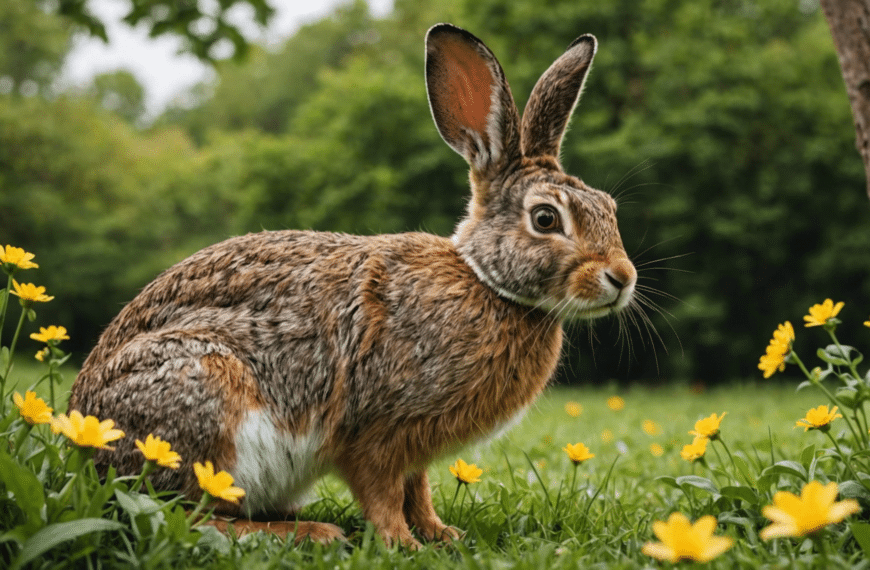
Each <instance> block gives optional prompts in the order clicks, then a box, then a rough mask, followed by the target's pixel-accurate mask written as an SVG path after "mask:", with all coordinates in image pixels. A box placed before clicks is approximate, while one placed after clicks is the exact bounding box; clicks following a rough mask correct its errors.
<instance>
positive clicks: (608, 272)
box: [604, 259, 637, 291]
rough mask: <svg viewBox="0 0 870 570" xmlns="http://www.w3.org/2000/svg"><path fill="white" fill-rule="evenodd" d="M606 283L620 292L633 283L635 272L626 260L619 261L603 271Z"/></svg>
mask: <svg viewBox="0 0 870 570" xmlns="http://www.w3.org/2000/svg"><path fill="white" fill-rule="evenodd" d="M604 276H605V277H607V281H608V282H609V283H610V284H611V285H613V286H614V287H615V288H616V289H617V290H620V291H621V290H622V289H624V288H626V287H628V286H630V285H632V284H633V283H634V280H635V277H636V276H637V271H636V270H635V269H634V265H632V264H631V262H630V261H628V260H627V259H621V260H619V261H617V262H615V263H613V264H612V265H611V266H610V267H608V268H607V269H605V270H604Z"/></svg>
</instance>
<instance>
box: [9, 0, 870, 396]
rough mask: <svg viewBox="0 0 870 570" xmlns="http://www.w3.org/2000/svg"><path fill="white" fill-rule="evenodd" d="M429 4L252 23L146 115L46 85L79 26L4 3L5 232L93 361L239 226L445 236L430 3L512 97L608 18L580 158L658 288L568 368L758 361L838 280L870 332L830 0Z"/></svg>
mask: <svg viewBox="0 0 870 570" xmlns="http://www.w3.org/2000/svg"><path fill="white" fill-rule="evenodd" d="M420 4H421V3H418V2H415V1H412V0H397V1H396V3H395V7H394V10H393V12H392V14H390V15H389V16H388V17H386V18H383V19H374V18H373V17H371V16H370V14H369V12H368V9H367V6H366V5H365V3H364V2H362V1H361V0H357V1H356V2H353V3H350V4H347V5H345V6H344V7H342V8H340V9H338V10H337V11H336V12H335V13H334V14H333V15H331V16H330V17H328V18H324V19H323V20H320V21H318V22H315V23H313V24H311V25H308V26H305V27H303V28H301V29H300V30H299V31H298V33H296V34H295V35H294V36H292V37H290V38H289V39H287V41H286V42H285V43H284V44H283V45H281V46H279V47H277V48H275V49H265V48H262V47H258V46H251V48H250V49H249V50H248V54H247V58H246V59H243V60H237V61H228V62H222V63H219V64H217V72H218V73H217V80H216V81H215V82H213V83H209V84H205V85H201V86H199V87H198V88H197V89H195V90H194V92H192V93H191V94H190V97H189V98H188V100H187V101H185V102H184V103H183V104H179V105H178V106H176V107H174V108H171V109H169V110H167V111H166V112H165V114H164V115H163V116H161V117H159V119H158V120H157V121H156V122H154V123H153V124H151V125H148V126H142V125H141V116H142V110H143V105H142V101H143V91H142V88H141V86H140V85H138V83H136V81H135V79H134V78H133V77H132V75H130V74H129V73H126V72H117V73H113V74H108V75H105V76H101V77H98V78H97V79H96V80H95V81H94V84H93V85H92V86H91V87H90V88H89V89H86V90H84V91H78V92H75V93H58V92H57V91H56V89H55V88H53V87H52V86H53V84H54V83H53V82H54V79H55V78H56V76H57V73H58V70H59V69H60V66H61V64H62V61H63V57H64V55H65V53H66V51H67V50H68V49H69V45H70V37H71V34H73V33H75V28H74V26H75V25H76V24H74V23H71V22H70V21H69V20H68V19H65V18H62V17H61V16H58V15H56V14H53V13H49V12H46V11H44V10H42V9H40V8H39V6H38V5H36V4H34V3H33V2H32V1H31V0H8V1H7V2H4V3H3V4H2V6H0V22H2V24H0V242H2V243H3V244H6V243H9V244H13V245H17V246H20V247H25V248H26V249H27V250H28V251H32V252H34V253H36V254H37V256H38V257H37V261H38V262H39V263H40V266H41V267H40V269H39V270H38V272H37V273H33V274H32V275H33V276H32V279H33V281H34V282H36V283H38V284H42V285H45V286H46V287H47V288H48V291H49V293H50V294H53V295H56V296H57V300H55V301H54V302H52V303H49V304H47V305H46V306H45V307H41V312H42V313H43V314H45V318H46V319H49V320H50V322H52V323H56V324H63V325H64V326H66V327H67V328H68V329H69V330H70V332H71V336H72V340H71V341H70V345H69V346H70V347H71V348H72V349H73V350H75V351H76V352H77V355H78V356H79V357H80V359H81V358H84V356H86V354H87V352H88V351H89V350H90V348H91V347H92V346H93V344H94V343H95V342H96V338H97V336H98V335H99V333H100V331H101V330H102V328H103V327H104V326H105V325H106V324H107V323H108V321H109V320H110V319H111V318H112V317H113V316H114V315H115V314H116V313H117V312H118V311H119V310H120V308H121V306H122V305H123V303H125V302H126V301H128V300H130V299H131V298H132V297H133V296H134V295H135V294H136V293H137V291H138V290H139V289H140V288H141V287H142V286H144V285H145V284H146V283H147V282H148V281H150V280H151V279H152V278H153V277H154V276H156V274H157V273H159V272H160V271H161V270H162V269H165V268H166V267H168V266H169V265H170V264H172V263H174V262H176V261H179V260H181V259H182V258H184V257H185V256H187V255H189V254H190V253H192V252H193V251H195V250H197V249H199V248H201V247H203V246H205V245H207V244H210V243H214V242H216V241H219V240H222V239H225V238H227V237H229V236H232V235H237V234H241V233H246V232H250V231H259V230H261V229H263V228H265V229H284V228H314V229H319V230H334V231H345V232H353V233H381V232H398V231H408V230H418V229H422V230H425V231H430V232H434V233H438V234H441V235H449V234H450V233H451V231H452V229H453V226H454V224H455V222H456V220H457V219H458V217H459V216H460V215H461V213H462V211H463V208H464V201H465V199H466V196H467V192H468V182H467V174H466V166H465V164H464V162H463V161H462V159H461V158H460V157H459V156H458V155H456V154H454V153H453V151H451V150H450V149H449V148H448V147H447V146H446V145H445V144H444V143H443V142H442V141H441V140H440V138H439V136H438V134H437V132H436V130H435V128H434V126H433V124H432V121H431V117H430V114H429V109H428V105H427V102H426V94H425V85H424V80H423V37H424V35H425V32H426V30H427V29H428V28H429V27H430V26H431V25H432V24H434V23H436V22H439V21H449V22H453V23H455V24H457V25H459V26H462V27H464V28H466V29H468V30H470V31H472V32H473V33H475V34H476V35H478V36H479V37H481V38H483V39H484V40H485V41H486V42H487V44H488V45H489V46H490V47H491V48H492V49H493V51H494V52H495V54H496V55H497V56H498V58H499V60H500V61H501V63H502V65H503V66H504V68H505V71H506V74H507V76H508V79H509V81H510V83H511V86H512V88H513V92H514V96H515V98H516V100H517V104H518V106H519V108H520V109H522V108H523V105H524V104H525V100H526V98H527V97H528V94H529V92H530V90H531V87H532V85H533V84H534V82H535V80H536V79H537V77H538V76H539V75H540V74H541V73H542V72H543V70H544V69H546V68H547V66H548V65H549V64H550V63H551V62H552V61H553V59H554V58H555V57H556V56H558V55H559V54H560V53H562V51H563V50H564V49H565V47H567V45H568V44H569V43H570V42H571V40H573V39H574V38H575V37H576V36H578V35H580V34H581V33H587V32H588V33H593V34H595V35H596V36H597V37H598V39H599V41H600V49H599V53H598V56H597V58H596V63H595V68H594V70H593V72H592V74H591V76H590V78H589V81H588V82H587V86H586V91H585V94H584V96H583V99H582V100H581V103H580V105H579V107H578V109H577V111H576V113H575V117H574V120H573V121H572V124H571V129H570V132H569V133H568V135H567V136H566V139H565V143H564V146H563V163H564V164H565V166H566V169H567V170H568V171H569V172H571V173H573V174H576V175H578V176H580V177H581V178H583V179H584V180H585V181H586V182H587V183H589V184H591V185H593V186H596V187H598V188H601V189H603V190H606V191H609V192H611V193H613V194H614V195H616V196H618V201H619V202H620V204H621V205H620V213H619V216H620V227H621V230H622V232H623V238H624V241H625V243H626V247H627V250H628V251H629V254H630V255H632V256H633V259H634V260H635V262H636V264H637V265H638V267H639V268H640V270H641V273H640V275H641V276H642V278H643V279H644V281H642V283H645V284H647V285H650V286H652V287H655V288H656V289H657V290H658V291H659V292H660V293H658V294H655V293H648V295H649V296H650V298H651V300H652V301H655V303H657V305H658V306H659V308H660V310H659V311H656V310H651V309H650V310H648V311H647V312H648V313H649V316H650V318H651V319H652V321H653V323H654V324H655V328H656V331H657V332H650V331H648V330H646V329H636V330H631V331H630V334H629V335H628V339H629V341H630V342H629V343H621V342H620V340H619V331H618V329H617V327H616V326H615V323H608V322H599V323H596V324H595V326H594V327H592V328H591V329H590V328H588V327H586V326H577V327H573V328H572V338H571V341H570V344H568V345H566V358H565V364H566V365H565V366H564V370H563V372H562V378H563V379H564V380H566V381H575V382H595V381H600V380H602V379H607V378H619V379H622V380H643V381H649V380H656V379H664V380H669V379H684V380H703V381H707V382H716V381H723V380H729V379H734V378H745V377H760V373H759V372H758V370H757V369H756V364H757V362H758V357H759V356H760V355H761V354H762V353H763V352H764V347H765V345H766V343H767V340H768V338H769V336H770V332H771V331H772V330H773V329H774V328H775V327H776V324H777V323H779V322H782V321H783V320H786V319H790V320H791V321H792V322H793V323H794V324H795V325H799V324H800V323H801V322H802V321H801V316H802V315H803V314H805V313H806V308H807V307H808V306H810V305H811V304H813V303H816V302H820V301H821V300H823V299H824V298H825V297H832V298H834V300H837V301H845V302H846V309H845V310H844V313H843V316H844V317H845V319H844V320H846V321H847V323H846V324H845V325H843V328H844V333H843V337H844V338H855V337H856V336H859V335H863V336H861V337H860V338H867V331H866V329H863V327H861V326H860V323H861V322H862V321H864V320H866V319H867V316H868V315H870V280H868V279H867V272H868V261H870V232H868V229H870V226H868V222H870V206H868V203H867V199H866V195H865V194H864V193H863V192H861V191H860V189H861V188H863V187H864V172H863V165H862V162H861V159H860V157H859V156H858V155H857V153H856V151H855V146H854V140H855V134H854V128H853V124H852V119H851V116H850V109H849V103H848V100H847V97H846V93H845V88H844V86H843V80H842V78H841V75H840V70H839V67H838V62H837V57H836V54H835V52H834V48H833V44H832V40H831V35H830V32H829V30H828V28H827V25H826V23H825V20H824V17H823V16H822V14H821V12H820V10H819V9H818V5H817V3H816V2H815V1H814V0H768V1H765V2H755V1H752V0H693V1H683V0H681V1H677V0H615V1H613V2H603V3H602V2H577V1H576V0H556V1H554V2H552V3H550V5H548V7H547V8H546V9H544V8H541V6H540V3H539V2H533V1H532V0H517V1H515V2H503V1H500V0H474V1H473V2H472V1H470V0H463V1H460V2H456V1H447V0H433V1H432V2H428V3H426V5H425V6H422V5H420ZM34 29H38V30H40V33H38V34H37V33H33V32H32V30H34ZM30 278H31V275H28V279H30ZM49 320H46V321H45V322H49ZM798 328H800V327H798ZM859 329H863V330H859ZM801 342H802V340H801V338H800V336H799V338H798V346H800V345H801ZM808 342H810V340H809V339H808ZM614 345H615V348H614ZM808 346H813V345H808Z"/></svg>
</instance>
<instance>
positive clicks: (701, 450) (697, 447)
mask: <svg viewBox="0 0 870 570" xmlns="http://www.w3.org/2000/svg"><path fill="white" fill-rule="evenodd" d="M708 441H710V440H709V439H707V438H706V437H702V436H696V437H695V439H694V440H693V441H692V443H690V444H688V445H684V446H683V450H682V451H680V457H682V458H683V459H685V460H686V461H697V460H698V459H701V458H702V457H704V454H705V453H707V442H708Z"/></svg>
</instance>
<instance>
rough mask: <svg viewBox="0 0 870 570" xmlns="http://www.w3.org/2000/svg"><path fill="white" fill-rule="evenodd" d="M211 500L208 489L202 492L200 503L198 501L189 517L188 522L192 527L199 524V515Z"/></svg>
mask: <svg viewBox="0 0 870 570" xmlns="http://www.w3.org/2000/svg"><path fill="white" fill-rule="evenodd" d="M209 501H211V495H210V494H209V493H208V491H203V492H202V497H200V499H199V503H197V505H196V507H195V508H194V509H193V512H191V513H190V515H189V516H188V517H187V524H188V525H190V527H191V528H194V527H197V526H199V522H200V521H197V520H196V519H197V517H199V513H201V512H202V510H203V509H204V508H205V506H206V505H207V504H208V503H209Z"/></svg>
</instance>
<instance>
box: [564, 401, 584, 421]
mask: <svg viewBox="0 0 870 570" xmlns="http://www.w3.org/2000/svg"><path fill="white" fill-rule="evenodd" d="M565 413H567V414H568V415H569V416H571V417H572V418H577V417H580V414H582V413H583V406H581V405H580V404H578V403H577V402H568V403H567V404H565Z"/></svg>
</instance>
